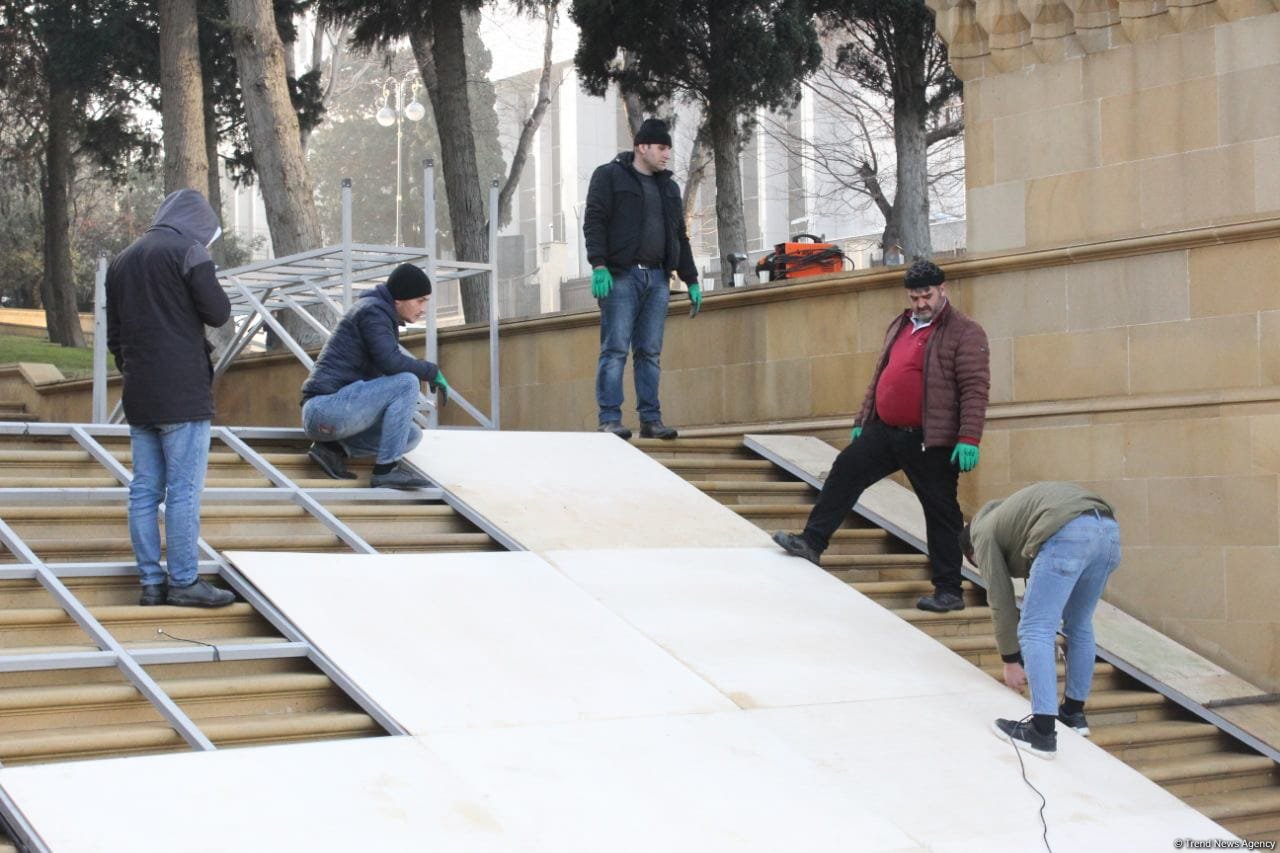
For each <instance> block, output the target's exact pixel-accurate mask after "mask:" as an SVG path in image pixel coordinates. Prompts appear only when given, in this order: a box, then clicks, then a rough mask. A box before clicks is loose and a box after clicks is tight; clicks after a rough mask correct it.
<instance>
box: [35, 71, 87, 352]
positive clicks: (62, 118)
mask: <svg viewBox="0 0 1280 853" xmlns="http://www.w3.org/2000/svg"><path fill="white" fill-rule="evenodd" d="M74 109H75V92H74V91H73V90H72V88H71V86H70V85H68V84H67V82H66V81H64V80H61V79H59V75H57V74H51V75H49V115H48V122H49V124H48V141H47V142H46V147H45V182H44V193H43V195H44V279H43V281H42V282H41V285H40V294H41V297H42V299H43V300H44V314H45V323H46V324H47V326H48V329H49V340H50V341H52V342H53V343H55V344H62V345H63V346H64V347H82V346H84V332H83V331H82V330H81V329H80V315H79V312H78V311H77V310H76V285H75V279H74V273H73V271H72V268H71V215H70V205H69V203H68V199H67V195H68V190H69V187H70V184H71V134H72V127H71V125H72V121H73V115H72V112H73V110H74Z"/></svg>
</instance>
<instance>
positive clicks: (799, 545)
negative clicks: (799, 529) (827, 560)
mask: <svg viewBox="0 0 1280 853" xmlns="http://www.w3.org/2000/svg"><path fill="white" fill-rule="evenodd" d="M773 541H774V542H777V543H778V547H779V548H781V549H782V550H784V551H786V552H787V553H788V554H790V555H791V556H793V557H804V558H805V559H806V560H808V561H809V562H810V563H813V564H814V565H815V566H816V565H818V559H819V558H820V557H821V556H822V555H821V554H819V553H818V552H817V551H815V550H814V548H813V546H812V545H810V544H809V541H808V540H807V539H805V538H804V537H803V536H797V535H796V534H794V533H787V532H786V531H785V530H779V531H778V532H777V533H775V534H773Z"/></svg>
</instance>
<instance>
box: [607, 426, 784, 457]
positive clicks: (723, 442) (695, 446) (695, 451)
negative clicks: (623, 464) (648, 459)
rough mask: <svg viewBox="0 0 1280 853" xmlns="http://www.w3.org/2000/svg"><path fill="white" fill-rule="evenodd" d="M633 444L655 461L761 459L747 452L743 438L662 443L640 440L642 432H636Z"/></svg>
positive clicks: (693, 439)
mask: <svg viewBox="0 0 1280 853" xmlns="http://www.w3.org/2000/svg"><path fill="white" fill-rule="evenodd" d="M631 443H632V444H634V445H635V446H636V447H637V448H639V449H640V450H642V451H644V452H645V453H647V454H649V455H650V456H652V457H653V458H654V459H659V460H663V459H680V458H684V457H688V456H698V457H701V458H704V459H708V458H710V459H746V460H758V459H759V458H760V457H759V456H757V455H756V454H754V453H752V452H751V451H750V450H747V448H746V447H744V446H743V444H742V439H741V438H677V439H676V440H675V441H662V440H661V439H656V438H640V430H638V429H637V430H635V437H634V438H632V439H631Z"/></svg>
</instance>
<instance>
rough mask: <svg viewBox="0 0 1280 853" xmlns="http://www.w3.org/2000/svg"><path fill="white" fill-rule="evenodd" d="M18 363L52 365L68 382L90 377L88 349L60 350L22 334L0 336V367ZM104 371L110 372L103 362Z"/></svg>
mask: <svg viewBox="0 0 1280 853" xmlns="http://www.w3.org/2000/svg"><path fill="white" fill-rule="evenodd" d="M19 361H42V362H44V363H46V364H52V365H54V366H55V367H57V368H58V369H59V370H61V371H62V375H63V376H65V377H67V378H68V379H82V378H85V377H89V376H92V375H93V348H92V347H83V348H77V347H64V346H59V345H57V344H51V343H49V342H48V341H45V340H41V339H40V338H27V337H23V336H22V335H0V364H13V363H15V362H19ZM107 364H108V370H110V369H112V367H113V366H112V365H111V359H109V358H108V359H107Z"/></svg>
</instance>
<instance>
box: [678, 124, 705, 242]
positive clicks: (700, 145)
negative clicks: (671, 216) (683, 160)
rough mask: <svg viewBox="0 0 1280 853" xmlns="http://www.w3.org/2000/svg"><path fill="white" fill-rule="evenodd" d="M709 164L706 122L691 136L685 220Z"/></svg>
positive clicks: (685, 191)
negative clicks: (691, 146) (691, 148)
mask: <svg viewBox="0 0 1280 853" xmlns="http://www.w3.org/2000/svg"><path fill="white" fill-rule="evenodd" d="M709 165H711V148H710V146H708V145H707V123H706V122H705V121H704V122H703V123H702V124H701V125H700V126H699V127H698V133H697V135H695V136H694V138H693V150H692V151H690V152H689V172H688V177H687V178H686V179H685V182H684V218H685V222H686V223H687V222H688V221H689V218H690V217H691V216H693V209H694V204H696V203H697V202H696V199H697V197H698V191H699V190H701V189H702V182H703V180H705V179H706V177H707V166H709Z"/></svg>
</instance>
